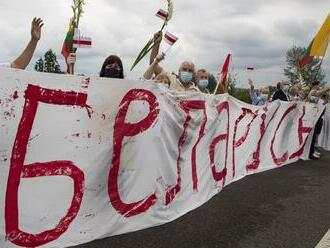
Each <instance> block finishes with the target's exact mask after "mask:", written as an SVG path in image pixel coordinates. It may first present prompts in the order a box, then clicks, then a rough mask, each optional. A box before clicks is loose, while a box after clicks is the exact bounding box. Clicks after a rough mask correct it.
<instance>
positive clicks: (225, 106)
mask: <svg viewBox="0 0 330 248" xmlns="http://www.w3.org/2000/svg"><path fill="white" fill-rule="evenodd" d="M224 110H225V111H226V112H227V128H226V133H225V134H220V135H219V136H217V137H215V138H214V139H213V141H212V142H211V145H210V147H209V157H210V162H211V169H212V175H213V178H214V180H215V181H217V182H218V181H220V180H223V182H222V186H224V185H225V182H226V176H227V159H228V144H229V142H228V141H229V121H230V119H229V103H228V102H223V103H220V104H219V105H218V106H217V111H218V116H220V114H221V112H222V111H224ZM221 141H226V153H225V166H224V168H223V169H222V170H221V171H220V172H218V171H217V168H216V166H215V162H214V157H215V147H216V145H217V144H218V143H219V142H221Z"/></svg>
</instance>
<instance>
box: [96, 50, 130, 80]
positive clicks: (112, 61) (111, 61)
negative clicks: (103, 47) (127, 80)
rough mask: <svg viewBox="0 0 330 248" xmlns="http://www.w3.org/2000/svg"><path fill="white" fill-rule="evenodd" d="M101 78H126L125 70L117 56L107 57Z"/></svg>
mask: <svg viewBox="0 0 330 248" xmlns="http://www.w3.org/2000/svg"><path fill="white" fill-rule="evenodd" d="M100 77H107V78H121V79H123V78H124V68H123V63H122V62H121V59H120V58H119V57H118V56H116V55H111V56H109V57H107V58H106V59H105V61H104V63H103V65H102V68H101V72H100Z"/></svg>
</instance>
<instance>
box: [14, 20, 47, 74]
mask: <svg viewBox="0 0 330 248" xmlns="http://www.w3.org/2000/svg"><path fill="white" fill-rule="evenodd" d="M43 25H44V24H43V21H42V20H41V19H40V18H38V19H37V18H34V19H33V21H32V24H31V40H30V41H29V43H28V45H27V47H26V48H25V49H24V51H23V52H22V54H21V55H20V56H19V57H18V58H17V59H15V60H14V61H13V62H12V63H11V67H12V68H17V69H25V68H26V67H27V66H28V64H29V63H30V61H31V59H32V57H33V54H34V51H35V49H36V47H37V44H38V41H39V40H40V37H41V28H42V26H43Z"/></svg>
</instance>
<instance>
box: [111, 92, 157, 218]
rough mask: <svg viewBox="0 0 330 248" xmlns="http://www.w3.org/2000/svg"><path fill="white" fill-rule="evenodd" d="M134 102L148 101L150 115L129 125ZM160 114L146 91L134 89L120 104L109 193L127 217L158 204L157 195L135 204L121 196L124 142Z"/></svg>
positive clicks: (114, 205) (149, 124) (143, 129)
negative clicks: (119, 173) (119, 175)
mask: <svg viewBox="0 0 330 248" xmlns="http://www.w3.org/2000/svg"><path fill="white" fill-rule="evenodd" d="M133 101H146V102H148V104H149V113H148V116H147V117H146V118H144V119H143V120H141V121H139V122H138V123H127V122H125V118H126V115H127V112H128V109H129V106H130V104H131V103H132V102H133ZM158 114H159V108H158V102H157V98H156V97H155V95H154V94H153V93H152V92H150V91H148V90H144V89H133V90H130V91H129V92H127V94H126V95H125V96H124V98H123V100H122V101H121V103H120V108H119V111H118V114H117V117H116V120H115V125H114V133H113V157H112V167H111V169H110V172H109V179H108V193H109V197H110V201H111V204H112V205H113V207H114V208H115V209H116V210H117V211H118V212H119V213H120V214H122V215H124V216H125V217H130V216H135V215H138V214H140V213H143V212H145V211H147V210H148V209H149V208H150V207H151V206H152V205H153V204H155V202H156V199H157V197H156V193H155V192H154V193H153V194H151V195H150V196H149V197H147V198H145V199H142V200H140V201H137V202H133V203H124V202H123V201H122V199H121V197H120V195H119V189H118V172H119V167H120V156H121V150H122V142H123V139H124V138H125V137H132V136H135V135H138V134H140V133H142V132H144V131H145V130H147V129H148V128H150V127H151V125H152V124H153V123H154V122H155V120H156V119H157V116H158Z"/></svg>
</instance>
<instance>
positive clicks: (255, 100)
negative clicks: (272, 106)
mask: <svg viewBox="0 0 330 248" xmlns="http://www.w3.org/2000/svg"><path fill="white" fill-rule="evenodd" d="M248 83H249V85H250V97H251V101H252V105H256V106H262V105H265V104H266V102H268V98H269V88H268V87H262V88H260V90H259V92H260V93H259V94H258V92H257V90H255V88H254V84H253V81H252V80H251V79H249V82H248Z"/></svg>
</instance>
